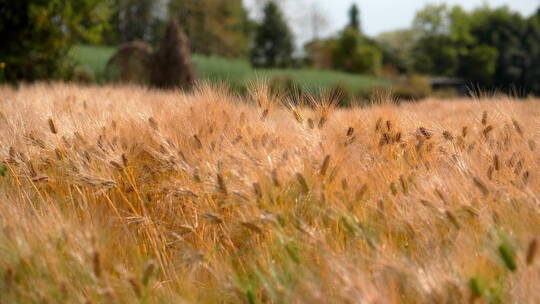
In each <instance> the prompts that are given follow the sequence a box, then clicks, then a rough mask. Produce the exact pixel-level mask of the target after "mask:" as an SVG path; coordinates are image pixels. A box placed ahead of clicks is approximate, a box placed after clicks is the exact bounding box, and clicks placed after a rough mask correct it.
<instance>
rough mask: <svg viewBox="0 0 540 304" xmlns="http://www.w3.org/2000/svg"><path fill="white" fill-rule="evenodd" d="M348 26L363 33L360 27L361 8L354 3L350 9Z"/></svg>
mask: <svg viewBox="0 0 540 304" xmlns="http://www.w3.org/2000/svg"><path fill="white" fill-rule="evenodd" d="M348 27H349V28H351V29H353V30H355V31H356V32H358V33H361V27H360V10H359V9H358V6H357V5H356V3H355V4H353V5H352V6H351V8H350V9H349V24H348Z"/></svg>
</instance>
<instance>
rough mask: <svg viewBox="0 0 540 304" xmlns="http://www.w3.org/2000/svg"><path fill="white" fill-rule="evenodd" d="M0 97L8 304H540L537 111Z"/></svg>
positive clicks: (85, 94)
mask: <svg viewBox="0 0 540 304" xmlns="http://www.w3.org/2000/svg"><path fill="white" fill-rule="evenodd" d="M0 92H1V94H0V96H1V97H0V103H1V105H2V107H1V109H0V111H1V113H0V127H1V128H0V134H1V136H0V157H1V158H2V165H1V167H0V198H1V199H0V301H1V302H2V303H34V302H47V303H58V302H63V303H134V302H135V303H136V302H143V303H463V302H468V301H471V302H475V301H477V302H478V303H484V302H492V303H500V302H505V303H537V302H539V301H540V293H539V292H538V289H537V286H538V284H539V283H540V272H539V271H538V265H539V264H538V259H535V255H536V251H537V250H536V240H537V237H538V231H540V214H539V213H538V204H539V197H538V196H539V193H540V178H539V175H538V174H539V172H540V161H539V159H538V150H537V149H538V147H537V145H538V142H539V141H540V132H539V130H540V121H539V120H538V117H540V107H539V102H538V101H537V100H527V101H522V102H516V101H513V100H511V99H508V98H493V99H490V100H488V99H480V100H476V101H466V100H453V101H448V102H440V101H436V100H428V101H424V102H421V103H418V104H401V105H399V106H398V105H394V104H392V103H391V102H386V101H384V102H379V103H374V104H373V105H372V106H370V107H365V108H351V109H339V108H335V107H334V105H332V104H330V103H328V102H327V101H325V100H322V101H313V102H312V104H311V105H310V106H303V105H301V104H298V103H291V104H288V105H287V106H283V105H282V104H281V100H280V99H278V98H275V97H273V96H272V95H269V94H266V92H265V90H264V88H262V89H259V90H254V91H253V93H252V96H251V99H253V100H254V101H255V103H245V102H242V100H240V99H238V97H234V96H230V95H228V94H227V93H226V92H225V90H222V89H219V88H208V87H202V88H200V89H198V90H197V91H196V92H194V93H192V94H183V93H182V92H158V91H151V90H147V89H140V88H135V87H101V88H97V87H79V86H75V85H63V84H55V85H33V86H21V87H20V88H19V89H18V90H15V89H12V88H8V87H2V88H0ZM488 127H491V128H490V131H489V132H486V129H487V128H488Z"/></svg>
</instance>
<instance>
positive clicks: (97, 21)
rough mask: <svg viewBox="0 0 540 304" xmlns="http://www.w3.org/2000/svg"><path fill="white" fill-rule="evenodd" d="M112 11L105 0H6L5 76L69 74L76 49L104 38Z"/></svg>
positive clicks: (1, 4)
mask: <svg viewBox="0 0 540 304" xmlns="http://www.w3.org/2000/svg"><path fill="white" fill-rule="evenodd" d="M109 13H110V9H109V3H108V1H105V0H85V1H79V0H17V1H12V0H0V15H1V16H2V18H0V37H2V40H3V41H2V47H1V48H0V58H1V60H2V61H3V62H5V64H6V67H5V69H4V76H3V77H4V80H6V81H9V82H16V81H19V80H24V81H35V80H43V79H55V78H56V79H58V78H69V77H70V76H71V72H72V71H73V66H74V65H73V62H71V61H70V59H69V56H68V52H69V50H70V48H71V47H72V46H73V44H74V43H75V42H76V41H78V40H80V39H84V40H86V41H92V42H95V43H98V42H100V38H101V32H102V31H103V30H104V28H105V24H106V22H105V21H106V20H108V16H109Z"/></svg>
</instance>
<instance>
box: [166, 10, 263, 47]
mask: <svg viewBox="0 0 540 304" xmlns="http://www.w3.org/2000/svg"><path fill="white" fill-rule="evenodd" d="M169 14H170V15H172V16H178V17H179V21H180V24H181V26H182V27H183V28H184V29H185V32H186V34H187V36H188V38H189V40H190V41H191V48H192V51H193V52H195V53H199V54H206V55H210V54H214V55H221V56H226V57H238V56H242V55H247V54H248V49H249V48H248V42H249V39H250V37H251V32H252V31H253V27H254V25H253V24H252V22H251V21H250V20H249V18H248V14H247V11H246V9H245V7H244V6H243V3H242V0H171V1H170V3H169Z"/></svg>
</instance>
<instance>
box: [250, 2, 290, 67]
mask: <svg viewBox="0 0 540 304" xmlns="http://www.w3.org/2000/svg"><path fill="white" fill-rule="evenodd" d="M293 50H294V44H293V37H292V34H291V31H290V29H289V26H288V24H287V22H286V21H285V18H284V17H283V14H282V13H281V11H280V9H279V7H278V5H277V4H276V3H275V2H273V1H270V2H268V3H267V4H266V6H265V7H264V17H263V20H262V22H261V24H259V25H258V26H257V28H256V34H255V41H254V46H253V48H252V51H251V63H252V64H253V65H254V66H258V67H284V66H287V65H289V64H291V61H292V52H293Z"/></svg>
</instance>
